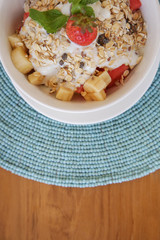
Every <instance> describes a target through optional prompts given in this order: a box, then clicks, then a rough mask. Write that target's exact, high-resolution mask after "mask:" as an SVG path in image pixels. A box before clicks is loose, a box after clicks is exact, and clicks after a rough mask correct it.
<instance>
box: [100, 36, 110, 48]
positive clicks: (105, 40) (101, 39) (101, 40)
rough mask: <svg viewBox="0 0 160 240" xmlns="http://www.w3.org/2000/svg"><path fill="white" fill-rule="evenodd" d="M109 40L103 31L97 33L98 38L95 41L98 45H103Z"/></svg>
mask: <svg viewBox="0 0 160 240" xmlns="http://www.w3.org/2000/svg"><path fill="white" fill-rule="evenodd" d="M109 41H110V40H109V39H108V38H107V37H105V34H104V33H103V34H101V35H99V37H98V40H97V43H98V44H99V45H101V46H103V45H105V44H106V43H108V42H109Z"/></svg>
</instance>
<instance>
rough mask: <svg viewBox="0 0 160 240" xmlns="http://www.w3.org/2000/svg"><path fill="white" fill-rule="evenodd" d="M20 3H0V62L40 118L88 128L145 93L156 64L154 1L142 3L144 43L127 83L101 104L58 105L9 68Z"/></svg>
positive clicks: (159, 52)
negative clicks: (142, 52) (38, 113)
mask: <svg viewBox="0 0 160 240" xmlns="http://www.w3.org/2000/svg"><path fill="white" fill-rule="evenodd" d="M23 3H24V1H23V0H7V1H4V0H0V33H1V36H0V58H1V61H2V64H3V66H4V68H5V70H6V72H7V74H8V75H9V77H10V79H11V80H12V83H13V85H14V86H15V87H16V89H17V91H18V92H19V93H20V95H21V96H22V97H23V98H24V99H25V100H26V101H27V102H28V103H29V104H30V105H31V106H32V107H34V108H35V109H36V110H37V111H39V112H41V113H42V114H44V115H46V116H48V117H50V118H53V119H56V120H59V121H62V122H68V123H73V124H90V123H96V122H101V121H104V120H108V119H111V118H113V117H115V116H117V115H119V114H121V113H123V112H124V111H126V110H127V109H129V108H130V107H131V106H133V105H134V104H135V103H136V102H137V101H138V100H139V99H140V98H141V97H142V95H143V94H144V93H145V91H146V90H147V89H148V87H149V86H150V84H151V83H152V80H153V78H154V76H155V74H156V71H157V68H158V65H159V60H160V25H159V23H160V7H159V3H158V0H152V1H150V0H142V8H141V10H142V13H143V16H144V19H145V21H146V23H147V31H148V40H147V44H146V47H145V52H144V58H143V60H142V62H141V63H140V64H139V65H138V66H137V67H136V68H135V69H134V70H133V71H132V72H131V74H130V76H129V78H128V81H127V82H126V84H125V85H124V86H122V87H120V88H119V89H118V90H116V91H113V93H112V94H109V95H108V96H107V99H106V100H105V101H102V102H85V101H77V100H75V101H72V102H62V101H59V100H57V99H55V98H54V96H52V95H49V94H48V93H46V92H45V91H44V88H41V87H36V86H33V85H31V84H29V83H28V81H27V80H26V77H25V76H24V75H23V74H21V73H20V72H19V71H18V70H17V69H16V68H15V67H14V65H13V63H12V60H11V57H10V51H11V48H10V45H9V42H8V36H9V35H10V34H12V33H14V31H15V29H16V26H17V23H18V22H20V21H21V19H22V16H23Z"/></svg>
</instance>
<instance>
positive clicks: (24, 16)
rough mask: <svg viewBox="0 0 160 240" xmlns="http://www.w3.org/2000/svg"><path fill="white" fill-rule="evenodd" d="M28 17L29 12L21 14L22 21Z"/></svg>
mask: <svg viewBox="0 0 160 240" xmlns="http://www.w3.org/2000/svg"><path fill="white" fill-rule="evenodd" d="M28 17H29V12H25V13H24V15H23V22H25V20H26V19H27V18H28Z"/></svg>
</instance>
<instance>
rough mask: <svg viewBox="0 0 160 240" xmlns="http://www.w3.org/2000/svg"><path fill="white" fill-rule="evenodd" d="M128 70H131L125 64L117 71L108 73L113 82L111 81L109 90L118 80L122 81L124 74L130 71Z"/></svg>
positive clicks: (116, 69)
mask: <svg viewBox="0 0 160 240" xmlns="http://www.w3.org/2000/svg"><path fill="white" fill-rule="evenodd" d="M128 69H129V66H127V65H125V64H123V65H121V66H120V67H118V68H115V69H113V70H111V71H108V73H109V75H110V77H111V79H112V81H111V82H110V84H109V85H108V86H107V88H110V87H112V86H113V85H114V84H115V82H116V81H117V80H120V79H121V76H122V74H123V73H124V72H125V71H126V70H128Z"/></svg>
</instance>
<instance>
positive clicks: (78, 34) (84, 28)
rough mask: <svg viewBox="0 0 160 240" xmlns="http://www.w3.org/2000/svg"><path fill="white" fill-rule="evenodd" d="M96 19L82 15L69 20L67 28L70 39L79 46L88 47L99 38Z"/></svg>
mask: <svg viewBox="0 0 160 240" xmlns="http://www.w3.org/2000/svg"><path fill="white" fill-rule="evenodd" d="M94 21H95V19H94V18H92V17H88V16H84V15H81V14H77V15H73V16H71V17H70V18H69V20H68V22H67V26H66V33H67V36H68V38H69V39H70V40H71V41H72V42H74V43H77V44H78V45H81V46H87V45H89V44H91V43H92V42H93V41H94V40H95V39H96V37H97V26H96V24H95V23H94Z"/></svg>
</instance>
